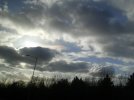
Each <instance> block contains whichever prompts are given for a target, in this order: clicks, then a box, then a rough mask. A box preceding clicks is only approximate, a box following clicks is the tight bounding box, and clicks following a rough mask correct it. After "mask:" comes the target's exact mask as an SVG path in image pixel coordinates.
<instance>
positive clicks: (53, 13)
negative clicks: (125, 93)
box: [0, 0, 134, 80]
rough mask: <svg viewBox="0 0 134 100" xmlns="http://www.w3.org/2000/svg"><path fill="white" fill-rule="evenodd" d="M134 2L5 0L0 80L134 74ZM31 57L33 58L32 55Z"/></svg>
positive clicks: (0, 17)
mask: <svg viewBox="0 0 134 100" xmlns="http://www.w3.org/2000/svg"><path fill="white" fill-rule="evenodd" d="M133 6H134V0H0V78H1V79H3V78H11V79H22V80H27V79H28V78H29V77H31V75H32V70H33V67H34V63H35V58H34V57H38V63H37V68H36V72H35V75H36V76H45V77H54V76H55V75H60V76H63V77H64V76H65V77H72V76H75V75H78V76H81V77H88V76H93V77H96V76H100V75H101V74H102V73H103V72H105V71H107V72H109V73H110V72H112V73H114V74H115V75H117V76H118V75H127V74H131V73H133V72H134V9H133ZM26 55H31V57H30V56H26Z"/></svg>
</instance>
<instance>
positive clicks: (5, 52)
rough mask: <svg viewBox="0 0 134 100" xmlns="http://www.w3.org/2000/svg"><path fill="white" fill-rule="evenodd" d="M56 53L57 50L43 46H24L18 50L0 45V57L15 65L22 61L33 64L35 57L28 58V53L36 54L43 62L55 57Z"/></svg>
mask: <svg viewBox="0 0 134 100" xmlns="http://www.w3.org/2000/svg"><path fill="white" fill-rule="evenodd" d="M56 53H57V52H56V51H55V50H51V49H48V48H42V47H35V48H22V49H20V50H18V51H17V50H15V49H14V48H12V47H7V46H0V58H1V59H4V60H5V61H6V63H8V64H12V65H14V66H15V65H17V64H19V63H21V62H25V63H29V64H33V60H34V59H33V58H28V57H26V55H31V56H36V57H38V58H39V59H40V61H41V62H49V61H50V60H52V58H53V57H55V55H56Z"/></svg>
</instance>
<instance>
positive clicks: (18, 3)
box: [0, 0, 26, 12]
mask: <svg viewBox="0 0 134 100" xmlns="http://www.w3.org/2000/svg"><path fill="white" fill-rule="evenodd" d="M5 3H7V5H8V9H9V10H10V11H11V12H18V11H20V10H21V9H22V8H23V7H25V6H26V5H25V4H24V0H0V4H1V5H0V6H3V5H5Z"/></svg>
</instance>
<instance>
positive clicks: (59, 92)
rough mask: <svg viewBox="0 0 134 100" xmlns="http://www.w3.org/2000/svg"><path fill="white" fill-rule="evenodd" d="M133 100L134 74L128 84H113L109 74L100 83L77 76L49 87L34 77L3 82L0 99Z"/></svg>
mask: <svg viewBox="0 0 134 100" xmlns="http://www.w3.org/2000/svg"><path fill="white" fill-rule="evenodd" d="M133 98H134V74H132V75H131V76H130V77H129V78H128V81H127V83H126V85H121V84H120V85H114V83H113V81H112V78H111V77H109V75H106V76H105V77H104V78H101V79H99V80H97V81H94V82H93V81H84V80H82V79H80V78H78V77H75V78H74V79H73V80H72V81H71V82H69V81H68V80H67V79H61V80H58V81H53V83H52V84H46V82H45V80H44V79H43V78H37V77H34V78H33V79H32V80H31V81H30V82H28V83H25V82H23V81H19V82H13V83H0V100H11V99H13V100H50V99H62V100H64V99H68V100H70V99H81V100H84V99H86V100H87V99H89V100H92V99H93V100H95V99H103V100H109V99H113V100H114V99H129V100H132V99H133Z"/></svg>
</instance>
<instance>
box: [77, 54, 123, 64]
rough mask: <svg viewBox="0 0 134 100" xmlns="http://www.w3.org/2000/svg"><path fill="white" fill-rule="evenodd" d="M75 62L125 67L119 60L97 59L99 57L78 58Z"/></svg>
mask: <svg viewBox="0 0 134 100" xmlns="http://www.w3.org/2000/svg"><path fill="white" fill-rule="evenodd" d="M75 61H84V62H91V63H106V62H108V63H113V64H119V65H124V62H123V61H121V60H118V59H112V58H97V57H94V56H93V57H87V58H77V59H75Z"/></svg>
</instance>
